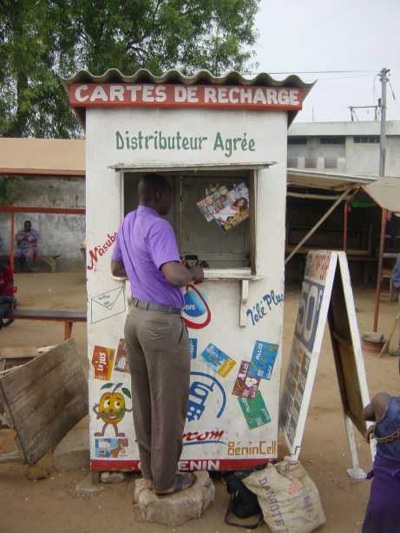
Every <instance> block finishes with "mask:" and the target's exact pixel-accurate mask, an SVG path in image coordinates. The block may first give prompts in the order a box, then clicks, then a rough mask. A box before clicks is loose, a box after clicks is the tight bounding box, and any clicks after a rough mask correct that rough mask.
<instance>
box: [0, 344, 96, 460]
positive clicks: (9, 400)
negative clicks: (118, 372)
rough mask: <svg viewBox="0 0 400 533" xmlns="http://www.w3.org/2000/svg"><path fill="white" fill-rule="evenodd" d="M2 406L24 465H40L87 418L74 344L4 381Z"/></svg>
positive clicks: (58, 348)
mask: <svg viewBox="0 0 400 533" xmlns="http://www.w3.org/2000/svg"><path fill="white" fill-rule="evenodd" d="M0 403H1V404H2V405H3V409H4V411H5V418H6V420H8V421H9V422H10V424H9V425H10V426H11V427H13V428H14V429H15V431H16V434H17V443H18V446H19V449H20V451H21V455H22V459H23V460H24V461H25V462H27V463H29V464H34V463H36V462H37V461H38V460H39V459H40V458H41V457H43V455H45V454H46V453H47V452H48V451H50V450H52V449H53V448H54V447H55V446H56V445H57V444H58V443H59V442H60V440H61V439H62V438H63V437H64V436H65V435H66V434H67V433H68V431H69V430H70V429H72V428H73V427H74V426H75V425H76V424H77V423H78V422H79V421H80V420H81V419H82V418H83V417H84V416H86V415H87V412H88V390H87V382H86V378H85V375H84V372H83V369H82V366H81V362H80V360H79V356H78V353H77V349H76V345H75V342H74V340H73V339H72V338H71V339H68V340H67V341H65V342H64V343H62V344H60V345H58V346H56V347H54V348H52V349H51V350H50V351H48V352H47V353H44V354H42V355H38V356H37V357H35V359H33V360H32V361H30V362H28V363H26V364H24V365H21V366H18V367H16V368H13V369H11V370H9V371H8V372H7V373H5V374H4V375H2V376H1V377H0ZM0 462H2V458H1V455H0Z"/></svg>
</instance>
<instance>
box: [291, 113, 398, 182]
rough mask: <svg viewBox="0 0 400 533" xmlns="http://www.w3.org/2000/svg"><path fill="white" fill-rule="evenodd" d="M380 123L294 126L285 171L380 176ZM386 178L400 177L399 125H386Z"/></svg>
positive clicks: (390, 123) (396, 122)
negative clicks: (291, 169) (287, 169)
mask: <svg viewBox="0 0 400 533" xmlns="http://www.w3.org/2000/svg"><path fill="white" fill-rule="evenodd" d="M380 128H381V126H380V122H377V121H375V122H309V123H294V124H292V125H291V127H290V129H289V137H288V160H287V163H288V167H289V168H298V169H307V170H319V171H326V172H337V173H343V174H352V175H355V174H356V175H363V176H378V175H379V138H380ZM386 139H387V141H386V142H387V146H386V168H385V175H386V176H400V121H388V122H387V124H386Z"/></svg>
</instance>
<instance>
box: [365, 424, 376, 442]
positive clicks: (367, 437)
mask: <svg viewBox="0 0 400 533" xmlns="http://www.w3.org/2000/svg"><path fill="white" fill-rule="evenodd" d="M374 430H375V424H374V425H372V426H370V427H369V428H368V429H367V431H366V432H365V435H364V437H365V440H366V441H367V442H369V441H370V440H371V437H372V436H373V433H374Z"/></svg>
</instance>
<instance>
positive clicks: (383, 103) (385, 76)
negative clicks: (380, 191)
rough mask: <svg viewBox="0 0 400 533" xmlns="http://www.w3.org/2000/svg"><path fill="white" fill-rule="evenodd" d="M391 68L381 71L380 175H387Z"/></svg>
mask: <svg viewBox="0 0 400 533" xmlns="http://www.w3.org/2000/svg"><path fill="white" fill-rule="evenodd" d="M389 72H390V69H388V68H383V69H382V70H381V71H380V73H379V76H380V80H381V83H382V99H381V102H380V107H381V135H380V141H379V176H380V177H381V176H384V175H385V162H386V84H387V82H388V81H389V78H388V74H389Z"/></svg>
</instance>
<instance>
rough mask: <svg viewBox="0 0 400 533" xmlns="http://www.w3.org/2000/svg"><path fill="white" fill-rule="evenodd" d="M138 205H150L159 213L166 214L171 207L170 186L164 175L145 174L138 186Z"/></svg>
mask: <svg viewBox="0 0 400 533" xmlns="http://www.w3.org/2000/svg"><path fill="white" fill-rule="evenodd" d="M138 193H139V202H140V205H144V206H146V207H152V208H153V209H155V210H156V211H157V212H158V213H160V215H167V214H168V213H169V211H170V209H171V207H172V188H171V185H170V184H169V181H168V180H167V178H166V177H165V176H162V175H161V174H156V173H149V174H145V175H144V176H143V177H142V178H141V179H140V181H139V186H138Z"/></svg>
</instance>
